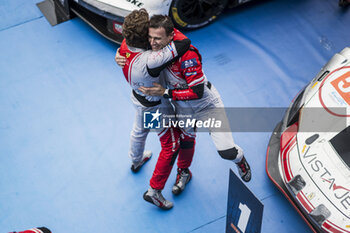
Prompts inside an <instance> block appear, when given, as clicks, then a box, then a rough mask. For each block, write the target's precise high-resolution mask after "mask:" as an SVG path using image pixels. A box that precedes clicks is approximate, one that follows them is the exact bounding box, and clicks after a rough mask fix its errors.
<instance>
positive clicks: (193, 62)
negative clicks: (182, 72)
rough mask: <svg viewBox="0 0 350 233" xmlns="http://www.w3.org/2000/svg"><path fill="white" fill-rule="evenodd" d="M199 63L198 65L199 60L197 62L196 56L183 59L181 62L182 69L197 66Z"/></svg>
mask: <svg viewBox="0 0 350 233" xmlns="http://www.w3.org/2000/svg"><path fill="white" fill-rule="evenodd" d="M197 65H198V62H197V60H196V58H192V59H190V60H186V61H183V62H182V63H181V69H186V68H189V67H193V66H197Z"/></svg>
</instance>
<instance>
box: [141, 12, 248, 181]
mask: <svg viewBox="0 0 350 233" xmlns="http://www.w3.org/2000/svg"><path fill="white" fill-rule="evenodd" d="M167 20H170V19H169V18H168V17H166V16H158V15H157V16H153V17H152V18H151V19H150V29H152V28H155V29H156V28H164V27H167V23H166V22H167ZM155 29H154V30H155ZM170 30H171V29H170ZM158 37H160V35H158ZM151 46H152V47H153V46H156V42H154V44H152V43H151ZM164 73H165V74H164V77H165V78H166V82H167V86H168V89H165V88H164V87H163V86H161V85H159V84H157V83H154V87H140V88H139V90H141V91H142V92H143V93H144V94H147V95H152V96H163V97H165V98H169V99H172V100H173V104H174V105H175V109H176V114H177V115H180V116H181V115H184V116H188V115H191V119H188V120H190V121H187V122H190V123H191V122H192V123H193V124H187V125H185V126H184V127H183V128H182V132H183V134H184V135H186V136H187V137H192V138H195V136H196V127H195V126H194V125H195V121H197V122H198V121H202V122H203V121H204V120H207V119H209V118H211V119H220V122H221V123H223V126H222V127H220V129H219V130H215V129H213V128H209V131H210V136H211V138H212V140H213V142H214V144H215V146H216V149H217V151H218V153H219V155H220V156H221V157H222V158H223V159H227V160H232V161H234V162H235V163H236V165H237V168H238V172H239V174H240V176H241V178H242V180H243V181H245V182H249V181H250V179H251V170H250V166H249V164H248V162H247V161H246V159H245V157H244V155H243V150H242V149H241V148H240V147H239V146H238V145H236V144H235V143H234V140H233V137H232V131H231V130H230V126H229V123H228V120H227V117H226V112H225V110H224V104H223V102H222V100H221V97H220V95H219V93H218V91H217V90H216V88H215V87H214V85H212V84H211V83H210V82H209V81H208V80H207V78H206V76H205V74H204V72H203V70H202V62H201V55H200V54H199V52H198V50H197V49H196V48H195V47H194V46H192V45H191V47H190V49H189V50H188V51H187V52H186V53H185V54H184V55H183V56H182V57H181V58H180V59H179V60H177V61H175V62H174V63H173V64H172V65H171V66H169V67H167V69H165V70H164ZM193 119H194V120H193ZM220 122H219V123H220Z"/></svg>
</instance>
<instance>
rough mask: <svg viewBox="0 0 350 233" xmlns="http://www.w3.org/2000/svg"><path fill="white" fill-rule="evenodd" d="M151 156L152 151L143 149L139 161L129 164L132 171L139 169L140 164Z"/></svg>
mask: <svg viewBox="0 0 350 233" xmlns="http://www.w3.org/2000/svg"><path fill="white" fill-rule="evenodd" d="M151 157H152V151H150V150H146V151H144V152H143V156H142V159H141V161H140V162H139V163H137V164H134V163H133V164H132V165H131V171H132V172H134V173H136V172H138V171H139V170H140V168H141V167H142V165H144V164H145V163H146V162H147V161H148V160H149V159H150V158H151Z"/></svg>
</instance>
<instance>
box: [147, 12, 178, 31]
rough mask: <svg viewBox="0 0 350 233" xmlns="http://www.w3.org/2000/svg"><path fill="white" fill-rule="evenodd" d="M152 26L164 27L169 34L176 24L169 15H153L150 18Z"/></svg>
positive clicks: (150, 25)
mask: <svg viewBox="0 0 350 233" xmlns="http://www.w3.org/2000/svg"><path fill="white" fill-rule="evenodd" d="M149 27H150V28H164V29H165V33H166V35H167V36H170V34H171V33H172V32H173V31H174V24H173V22H172V21H171V19H170V17H169V16H167V15H153V16H152V17H151V19H150V20H149Z"/></svg>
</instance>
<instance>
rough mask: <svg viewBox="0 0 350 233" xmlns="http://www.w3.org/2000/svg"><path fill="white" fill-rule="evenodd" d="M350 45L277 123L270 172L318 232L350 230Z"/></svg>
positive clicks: (269, 153)
mask: <svg viewBox="0 0 350 233" xmlns="http://www.w3.org/2000/svg"><path fill="white" fill-rule="evenodd" d="M349 105H350V48H349V47H346V48H345V49H343V50H342V51H341V52H340V53H337V54H335V55H334V56H333V57H332V59H331V60H330V61H329V62H328V63H327V64H326V65H325V66H324V67H323V68H322V70H321V71H320V72H319V73H318V74H317V76H316V77H315V78H314V79H313V80H312V81H311V82H310V83H309V84H308V85H307V86H306V87H305V88H304V89H303V90H302V91H301V92H300V94H299V95H298V96H297V97H296V98H295V99H294V101H293V102H292V104H291V106H290V107H289V108H288V110H287V111H286V114H285V116H284V118H283V120H282V121H281V122H280V123H279V124H278V125H277V126H276V128H275V130H274V132H273V134H272V136H271V139H270V142H269V147H268V150H267V158H266V172H267V174H268V176H269V178H270V179H271V180H272V181H273V183H274V184H275V185H276V186H277V187H278V188H279V189H280V191H282V193H283V194H284V195H285V196H286V197H287V199H288V200H289V201H290V202H291V203H292V204H293V205H294V207H295V208H296V210H297V211H298V212H299V214H301V216H302V217H303V218H304V220H305V221H306V222H307V224H308V225H309V226H310V227H311V229H312V230H313V231H314V232H350V111H349V110H350V107H349Z"/></svg>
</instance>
